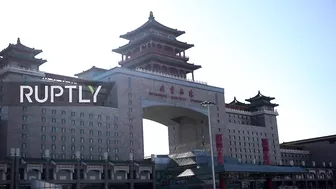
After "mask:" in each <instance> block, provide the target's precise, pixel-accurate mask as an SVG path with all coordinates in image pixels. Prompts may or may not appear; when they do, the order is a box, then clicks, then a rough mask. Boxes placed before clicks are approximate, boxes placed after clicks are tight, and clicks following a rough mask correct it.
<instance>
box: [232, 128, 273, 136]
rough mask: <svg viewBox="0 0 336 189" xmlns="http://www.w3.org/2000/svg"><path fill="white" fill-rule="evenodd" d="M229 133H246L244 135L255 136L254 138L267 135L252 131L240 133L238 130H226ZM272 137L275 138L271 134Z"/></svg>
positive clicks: (241, 132)
mask: <svg viewBox="0 0 336 189" xmlns="http://www.w3.org/2000/svg"><path fill="white" fill-rule="evenodd" d="M228 131H229V133H237V134H245V132H246V134H248V135H249V134H251V135H255V136H267V134H266V133H262V132H260V133H259V132H256V131H255V132H253V131H251V132H250V131H244V130H242V131H240V130H235V129H232V130H231V129H229V130H228ZM272 137H275V135H274V134H272Z"/></svg>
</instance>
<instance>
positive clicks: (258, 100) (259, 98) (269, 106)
mask: <svg viewBox="0 0 336 189" xmlns="http://www.w3.org/2000/svg"><path fill="white" fill-rule="evenodd" d="M274 99H275V98H274V97H268V96H264V95H262V94H261V93H260V91H258V94H257V95H256V96H254V97H252V98H249V99H246V101H247V102H250V110H251V111H258V110H260V109H262V110H269V111H274V108H275V107H277V106H279V105H278V104H274V103H272V102H271V101H272V100H274Z"/></svg>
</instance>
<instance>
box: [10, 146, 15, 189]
mask: <svg viewBox="0 0 336 189" xmlns="http://www.w3.org/2000/svg"><path fill="white" fill-rule="evenodd" d="M14 153H15V151H14ZM15 159H16V157H15V154H14V155H13V157H12V168H11V185H10V188H11V189H14V185H15V163H16V162H15Z"/></svg>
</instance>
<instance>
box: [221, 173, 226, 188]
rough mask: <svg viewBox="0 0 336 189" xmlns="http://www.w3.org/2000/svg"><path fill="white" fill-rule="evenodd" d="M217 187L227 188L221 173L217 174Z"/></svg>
mask: <svg viewBox="0 0 336 189" xmlns="http://www.w3.org/2000/svg"><path fill="white" fill-rule="evenodd" d="M219 189H227V185H226V178H225V177H224V176H223V175H219Z"/></svg>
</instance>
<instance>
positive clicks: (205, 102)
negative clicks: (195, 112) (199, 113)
mask: <svg viewBox="0 0 336 189" xmlns="http://www.w3.org/2000/svg"><path fill="white" fill-rule="evenodd" d="M213 105H215V103H214V102H211V101H204V102H202V103H201V106H203V107H208V125H209V140H210V153H211V169H212V186H213V189H216V175H215V162H214V154H213V146H212V132H211V120H210V119H211V116H210V106H213Z"/></svg>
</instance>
